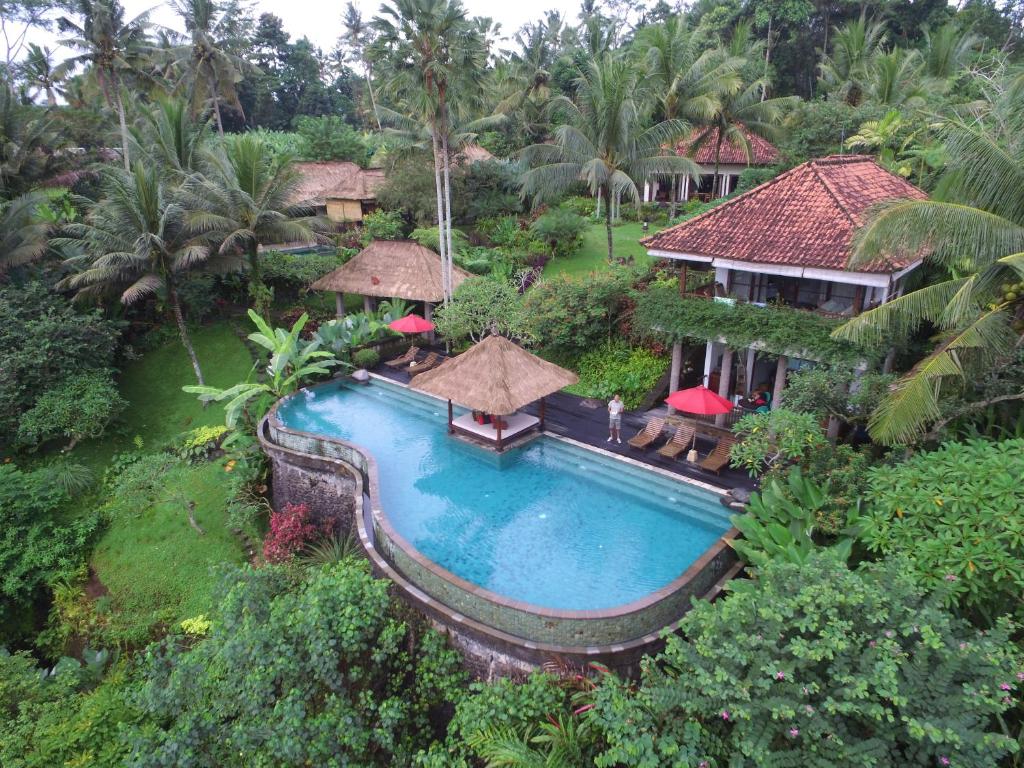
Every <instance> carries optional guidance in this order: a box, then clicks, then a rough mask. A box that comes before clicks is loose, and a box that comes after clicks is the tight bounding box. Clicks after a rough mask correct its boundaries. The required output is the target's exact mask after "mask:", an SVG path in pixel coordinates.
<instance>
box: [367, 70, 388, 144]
mask: <svg viewBox="0 0 1024 768" xmlns="http://www.w3.org/2000/svg"><path fill="white" fill-rule="evenodd" d="M363 75H364V76H365V78H366V91H367V93H369V94H370V109H372V110H373V119H374V120H376V121H377V130H378V131H383V130H384V128H383V127H382V126H381V124H380V115H378V114H377V97H376V96H374V95H373V70H372V68H371V64H370V61H369V59H367V58H365V57H364V58H363Z"/></svg>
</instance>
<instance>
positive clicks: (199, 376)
mask: <svg viewBox="0 0 1024 768" xmlns="http://www.w3.org/2000/svg"><path fill="white" fill-rule="evenodd" d="M165 280H166V282H167V301H168V302H169V303H170V305H171V312H172V314H173V315H174V322H175V323H176V324H177V326H178V333H179V334H180V335H181V344H182V346H184V347H185V351H186V352H188V357H189V360H191V361H192V370H194V371H195V372H196V380H197V381H198V382H199V386H201V387H203V386H206V383H205V382H204V381H203V371H202V369H201V368H200V367H199V358H198V357H196V350H195V348H194V347H193V346H192V338H191V337H190V336H189V335H188V326H187V325H185V316H184V314H182V311H181V299H180V298H179V297H178V289H177V288H176V287H175V285H174V283H173V282H172V281H171V280H170V278H165Z"/></svg>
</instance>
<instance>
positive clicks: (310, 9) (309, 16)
mask: <svg viewBox="0 0 1024 768" xmlns="http://www.w3.org/2000/svg"><path fill="white" fill-rule="evenodd" d="M122 2H123V4H124V7H125V10H126V11H127V12H128V14H129V15H137V14H139V13H141V12H143V11H145V10H147V9H150V8H153V9H154V10H153V13H152V16H151V17H152V19H153V21H155V22H157V23H158V24H165V25H167V26H169V27H174V28H178V24H177V23H176V20H175V16H174V14H173V13H171V12H170V11H169V9H168V8H167V6H166V4H164V3H154V2H153V0H122ZM356 5H357V7H358V8H359V9H360V10H361V11H362V12H363V18H364V19H365V20H369V19H372V18H373V17H374V16H375V15H376V13H377V10H378V8H380V2H379V0H356ZM463 5H464V6H465V7H466V10H467V11H468V12H469V15H470V16H489V17H491V18H492V19H494V20H495V21H497V22H499V23H500V24H501V32H502V35H503V36H511V35H512V34H513V33H514V32H515V31H516V30H517V29H519V27H521V26H522V25H523V24H525V23H526V22H528V21H535V20H537V19H540V18H541V17H543V15H544V14H545V12H547V11H549V10H557V11H561V12H562V14H563V15H564V16H565V17H566V18H575V16H576V14H577V12H578V11H579V6H580V2H579V0H497V2H495V0H463ZM254 8H255V10H256V15H257V16H258V15H259V14H260V13H273V14H276V15H277V16H280V17H281V20H282V21H283V22H284V28H285V30H286V31H287V32H288V33H289V34H290V35H291V36H292V38H293V39H298V38H300V37H303V36H306V37H308V38H309V39H310V40H312V41H313V43H314V44H316V45H318V46H319V47H321V48H323V49H325V50H330V49H331V48H333V47H334V43H335V42H336V41H337V39H338V37H339V36H340V35H341V32H342V23H341V15H342V13H343V12H344V10H345V2H344V0H339V1H338V2H320V0H256V2H255V3H254Z"/></svg>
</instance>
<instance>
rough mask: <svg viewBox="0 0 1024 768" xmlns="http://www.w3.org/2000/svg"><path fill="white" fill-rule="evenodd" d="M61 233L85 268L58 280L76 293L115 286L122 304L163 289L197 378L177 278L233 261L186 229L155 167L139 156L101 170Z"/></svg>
mask: <svg viewBox="0 0 1024 768" xmlns="http://www.w3.org/2000/svg"><path fill="white" fill-rule="evenodd" d="M64 233H65V234H64V236H63V237H61V238H57V239H55V240H54V242H55V243H56V244H58V245H71V246H74V247H77V248H80V249H81V251H82V252H83V255H81V256H75V257H72V258H71V259H69V262H70V264H71V265H72V266H78V265H81V264H84V266H85V268H84V269H83V270H82V271H81V272H78V273H77V274H74V275H71V276H70V277H67V278H65V279H64V280H62V281H61V282H60V283H59V285H58V287H60V288H61V289H72V290H75V291H77V295H78V296H80V297H88V296H97V295H104V294H107V293H109V292H111V291H116V292H119V293H120V299H121V303H123V304H134V303H135V302H137V301H139V300H141V299H144V298H146V297H148V296H153V295H160V294H163V297H164V299H165V300H166V302H167V306H168V307H169V308H170V311H171V313H172V315H173V316H174V322H175V323H176V324H177V326H178V333H179V335H180V336H181V343H182V345H183V346H184V347H185V351H186V352H187V353H188V356H189V359H190V360H191V361H192V368H193V370H195V374H196V380H197V381H198V382H199V384H200V385H202V384H203V383H204V382H203V372H202V369H201V368H200V367H199V359H198V358H197V357H196V352H195V349H194V348H193V347H192V340H191V338H190V337H189V333H188V326H187V325H186V324H185V317H184V314H183V312H182V308H181V298H180V296H179V293H178V289H179V285H180V284H181V282H182V281H183V280H184V279H186V277H187V276H188V275H189V274H190V273H193V272H195V271H198V270H223V269H229V268H233V267H235V266H236V265H237V260H236V259H232V258H230V257H223V256H222V255H220V254H218V253H216V252H213V251H211V250H210V249H209V248H208V247H206V246H205V245H203V244H202V243H200V242H198V241H197V240H196V239H194V238H193V237H192V236H191V233H190V231H189V228H188V227H187V224H186V221H185V210H184V209H183V208H182V206H181V204H180V201H178V200H176V199H175V197H174V195H173V193H172V191H171V190H170V188H169V187H168V185H167V183H166V182H165V181H164V180H163V179H162V178H161V176H160V172H159V170H158V169H157V168H156V167H155V166H154V165H152V164H149V165H148V167H147V165H146V164H143V163H141V162H139V163H136V164H135V165H134V166H133V168H132V170H131V171H108V172H107V173H106V175H105V178H104V183H103V197H102V198H101V200H100V202H98V203H96V204H95V205H94V206H93V207H92V208H91V209H90V210H89V212H88V215H87V216H86V217H85V219H84V220H83V221H82V222H80V223H71V224H68V225H66V226H65V228H64Z"/></svg>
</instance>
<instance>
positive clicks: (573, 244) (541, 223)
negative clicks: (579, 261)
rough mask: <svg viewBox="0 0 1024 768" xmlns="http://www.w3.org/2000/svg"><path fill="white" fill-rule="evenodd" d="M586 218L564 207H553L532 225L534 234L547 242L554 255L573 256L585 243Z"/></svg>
mask: <svg viewBox="0 0 1024 768" xmlns="http://www.w3.org/2000/svg"><path fill="white" fill-rule="evenodd" d="M588 226H589V225H588V224H587V221H586V219H584V218H583V217H582V216H580V215H579V214H576V213H573V212H572V211H569V210H565V209H563V208H552V209H551V210H549V211H548V212H547V213H544V214H542V215H540V216H538V217H537V219H536V220H535V221H534V222H533V223H532V224H531V225H530V232H531V233H532V234H533V236H534V237H535V238H536V239H537V240H540V241H541V242H543V243H544V244H545V246H546V247H547V249H548V251H549V253H550V254H551V255H552V256H555V257H558V256H572V255H573V254H574V253H576V251H578V250H579V249H580V247H581V246H582V245H583V233H584V232H586V230H587V227H588Z"/></svg>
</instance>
